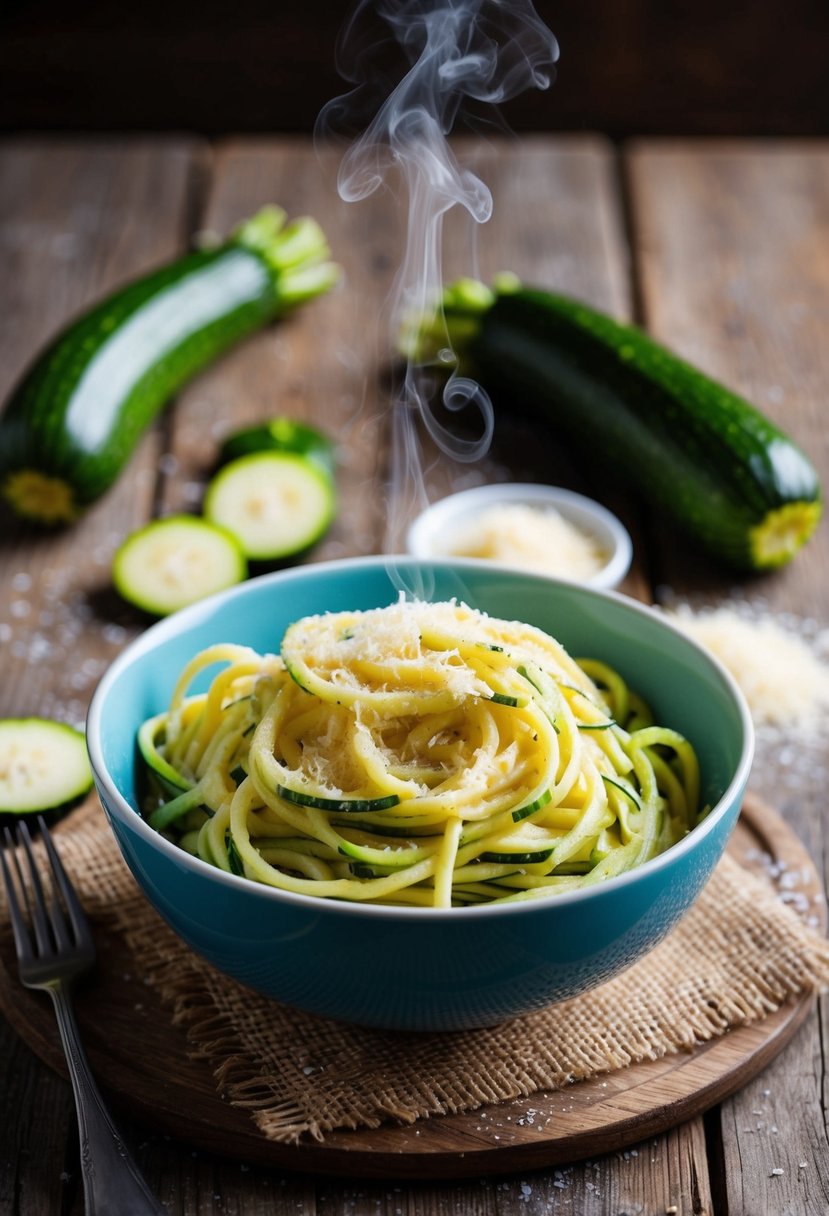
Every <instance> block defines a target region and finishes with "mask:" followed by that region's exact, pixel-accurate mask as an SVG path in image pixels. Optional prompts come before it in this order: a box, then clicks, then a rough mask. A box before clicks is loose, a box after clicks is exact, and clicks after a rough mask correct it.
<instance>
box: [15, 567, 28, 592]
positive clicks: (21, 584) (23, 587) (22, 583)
mask: <svg viewBox="0 0 829 1216" xmlns="http://www.w3.org/2000/svg"><path fill="white" fill-rule="evenodd" d="M31 586H32V576H31V575H30V574H26V573H25V572H23V571H21V573H20V574H15V576H14V578H13V579H12V590H13V591H29V590H30V589H31Z"/></svg>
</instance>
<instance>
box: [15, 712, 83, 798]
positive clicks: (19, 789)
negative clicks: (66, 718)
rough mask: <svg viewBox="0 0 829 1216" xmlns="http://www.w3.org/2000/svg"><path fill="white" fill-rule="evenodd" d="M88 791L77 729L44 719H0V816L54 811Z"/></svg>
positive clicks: (81, 735)
mask: <svg viewBox="0 0 829 1216" xmlns="http://www.w3.org/2000/svg"><path fill="white" fill-rule="evenodd" d="M91 788H92V770H91V769H90V767H89V760H88V758H87V754H86V741H85V739H84V736H83V734H82V732H81V731H78V730H75V729H74V728H73V727H71V726H67V725H65V724H64V723H62V722H52V721H50V720H49V719H47V718H5V719H2V720H0V814H6V815H9V814H10V815H30V814H35V813H37V812H43V811H52V810H55V809H56V808H57V807H60V806H64V805H66V804H67V803H70V802H74V801H75V799H76V798H80V797H81V796H82V795H83V794H86V793H87V792H88V791H89V790H90V789H91Z"/></svg>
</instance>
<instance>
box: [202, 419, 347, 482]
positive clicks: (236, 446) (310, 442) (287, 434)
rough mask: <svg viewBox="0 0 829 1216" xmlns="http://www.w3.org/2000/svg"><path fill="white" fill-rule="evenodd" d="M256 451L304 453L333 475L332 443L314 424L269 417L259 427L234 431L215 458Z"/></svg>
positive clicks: (225, 459)
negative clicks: (268, 420) (267, 420)
mask: <svg viewBox="0 0 829 1216" xmlns="http://www.w3.org/2000/svg"><path fill="white" fill-rule="evenodd" d="M259 452H290V453H293V455H295V456H305V457H306V459H308V460H311V461H313V462H315V463H316V464H318V465H319V467H320V468H321V469H322V471H323V472H324V473H327V474H328V476H329V477H333V476H334V467H335V455H334V452H335V448H334V444H333V442H332V441H331V440H330V439H329V438H328V436H327V435H323V433H322V431H318V430H317V429H316V427H313V426H309V425H308V423H307V422H298V421H297V420H296V419H294V418H271V420H270V422H263V423H261V424H260V425H259V426H251V427H246V428H245V429H244V430H241V431H234V432H233V434H232V435H228V436H227V438H226V439H225V440H224V442H223V443H222V447H221V451H220V453H219V460H220V462H221V463H222V464H230V462H231V460H238V459H239V457H240V456H254V455H256V454H257V453H259Z"/></svg>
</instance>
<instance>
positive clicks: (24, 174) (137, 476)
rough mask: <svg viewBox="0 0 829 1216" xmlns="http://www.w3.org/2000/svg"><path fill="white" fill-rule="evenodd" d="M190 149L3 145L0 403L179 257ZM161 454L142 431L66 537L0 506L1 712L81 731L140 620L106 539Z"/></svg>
mask: <svg viewBox="0 0 829 1216" xmlns="http://www.w3.org/2000/svg"><path fill="white" fill-rule="evenodd" d="M194 149H195V145H194V144H193V143H192V142H188V141H183V140H179V141H169V142H165V141H161V142H157V143H152V144H151V143H148V142H146V141H145V142H140V141H139V142H136V143H134V144H130V145H128V146H122V145H119V144H115V143H99V144H88V143H83V144H77V143H74V144H73V143H49V142H47V141H38V142H19V141H10V142H7V143H5V144H4V145H3V146H2V149H0V231H1V232H2V242H3V243H2V257H3V261H4V264H5V265H6V266H7V268H8V269H9V271H10V273H9V274H8V277H7V295H6V301H5V304H6V306H5V309H4V320H5V322H6V323H5V324H4V326H3V329H2V336H0V395H2V396H5V394H6V393H7V392H8V391H9V389H10V388H11V386H12V384H13V383H14V381H15V380H16V379H17V377H18V376H19V375H20V374H21V373H22V371H23V369H24V367H25V366H26V365H27V363H28V362H29V361H30V360H31V359H33V358H34V356H35V355H36V353H37V352H38V351H39V350H40V348H41V347H42V346H43V345H44V343H46V342H47V341H49V340H50V339H51V338H52V337H54V335H55V333H56V331H57V330H58V329H60V328H61V327H62V326H63V325H64V324H66V322H67V321H68V320H69V319H70V318H72V317H74V316H75V315H76V314H77V313H78V312H79V311H80V310H82V309H83V308H84V307H85V306H88V305H89V304H91V302H92V301H93V300H97V299H99V298H100V297H101V296H102V295H103V294H104V293H106V292H107V291H110V290H112V289H113V288H114V287H116V286H118V285H120V284H121V283H122V282H123V281H124V280H125V279H127V278H129V277H131V276H135V275H138V274H141V273H142V272H144V271H146V270H148V269H150V268H151V267H153V266H154V265H157V264H159V263H160V262H162V261H164V260H166V259H168V258H170V257H172V256H173V255H175V254H176V253H177V252H178V251H180V250H181V249H182V247H183V245H184V244H185V242H186V224H187V212H188V198H189V183H190V172H191V166H192V163H193V156H194ZM148 214H152V215H153V216H154V217H155V220H154V223H153V224H147V222H146V216H147V215H148ZM159 454H160V432H159V430H158V428H153V429H151V430H150V432H149V433H148V434H147V436H146V437H145V438H144V440H143V441H142V443H141V444H140V445H139V448H138V450H137V451H136V453H135V456H134V457H133V460H132V462H131V464H130V469H129V476H128V477H126V478H124V479H122V480H121V481H120V482H119V483H118V484H117V485H116V486H115V487H114V488H113V490H112V491H111V492H110V493H109V494H107V495H106V496H105V498H103V499H102V500H101V501H100V502H98V503H97V504H96V505H95V506H94V507H93V508H92V509H91V510H90V511H89V512H88V513H87V514H86V515H85V516H84V518H83V519H82V520H80V521H79V523H78V524H77V525H76V526H74V527H73V528H72V529H71V530H70V529H64V530H58V531H49V530H37V529H35V528H34V527H28V526H26V525H24V524H22V523H19V522H17V521H15V520H13V519H12V518H11V515H10V513H8V512H6V511H5V509H3V514H2V516H1V517H0V520H1V521H2V522H1V523H0V561H2V564H3V568H4V571H5V577H4V578H3V579H2V581H0V622H2V630H3V632H2V635H1V636H0V654H2V661H3V677H4V678H3V682H2V687H0V714H4V715H13V716H22V715H26V714H40V715H45V716H52V717H56V718H59V719H61V720H66V721H70V722H73V723H75V724H81V723H82V722H83V720H84V717H85V714H86V706H87V702H88V699H89V696H90V695H91V692H92V689H93V687H94V686H95V683H96V682H97V680H98V678H99V677H100V675H101V674H102V673H103V671H104V669H105V667H106V666H107V665H108V663H110V662H111V661H112V659H113V658H114V657H115V656H116V655H117V654H118V651H119V650H120V648H121V647H122V646H123V644H124V642H125V640H126V639H127V638H128V637H130V636H133V635H134V634H135V633H136V632H137V630H138V628H139V627H140V625H142V624H143V623H144V622H143V621H139V620H138V618H137V617H136V615H135V614H134V613H133V612H131V611H128V610H126V609H125V608H124V606H123V605H121V604H120V603H119V602H118V600H117V597H115V596H113V594H112V593H111V588H110V576H109V571H110V564H111V559H112V554H113V551H114V550H115V548H116V547H117V545H118V544H119V543H120V542H121V540H123V538H124V536H125V535H126V534H127V533H128V532H129V531H130V530H131V529H133V528H136V527H138V526H139V525H140V524H142V523H144V522H146V520H147V519H148V518H149V515H150V511H151V506H152V502H153V496H154V492H155V478H156V464H157V460H158V457H159Z"/></svg>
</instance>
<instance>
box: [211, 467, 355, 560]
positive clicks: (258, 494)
mask: <svg viewBox="0 0 829 1216" xmlns="http://www.w3.org/2000/svg"><path fill="white" fill-rule="evenodd" d="M334 512H335V495H334V483H333V481H332V480H331V478H330V477H329V476H328V475H327V474H325V473H323V472H322V471H321V470H320V468H319V466H318V465H317V464H315V463H313V462H312V461H310V460H308V459H307V458H306V457H304V456H297V455H296V454H294V453H291V452H259V453H255V454H253V455H251V456H241V457H240V458H239V459H238V460H233V461H231V462H230V464H228V465H225V467H224V468H223V469H222V470H221V472H219V473H218V474H217V475H216V477H214V478H213V480H212V481H211V483H210V485H209V486H208V488H207V495H206V497H205V500H204V514H205V517H206V518H207V519H209V520H210V521H211V522H212V523H215V524H219V525H220V526H221V527H223V528H226V529H227V531H228V532H231V533H232V534H233V535H234V536H235V537H236V538H237V540H238V541H239V544H240V546H241V548H242V550H243V552H244V553H245V555H246V556H247V557H249V558H251V559H253V560H255V561H276V560H278V559H280V558H285V557H292V556H293V555H294V554H297V553H302V552H303V551H304V550H305V549H309V548H310V547H311V545H313V544H316V542H317V541H318V540H320V539H321V538H322V536H323V535H324V534H325V533H326V532H327V531H328V528H329V526H330V525H331V521H332V520H333V518H334Z"/></svg>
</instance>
